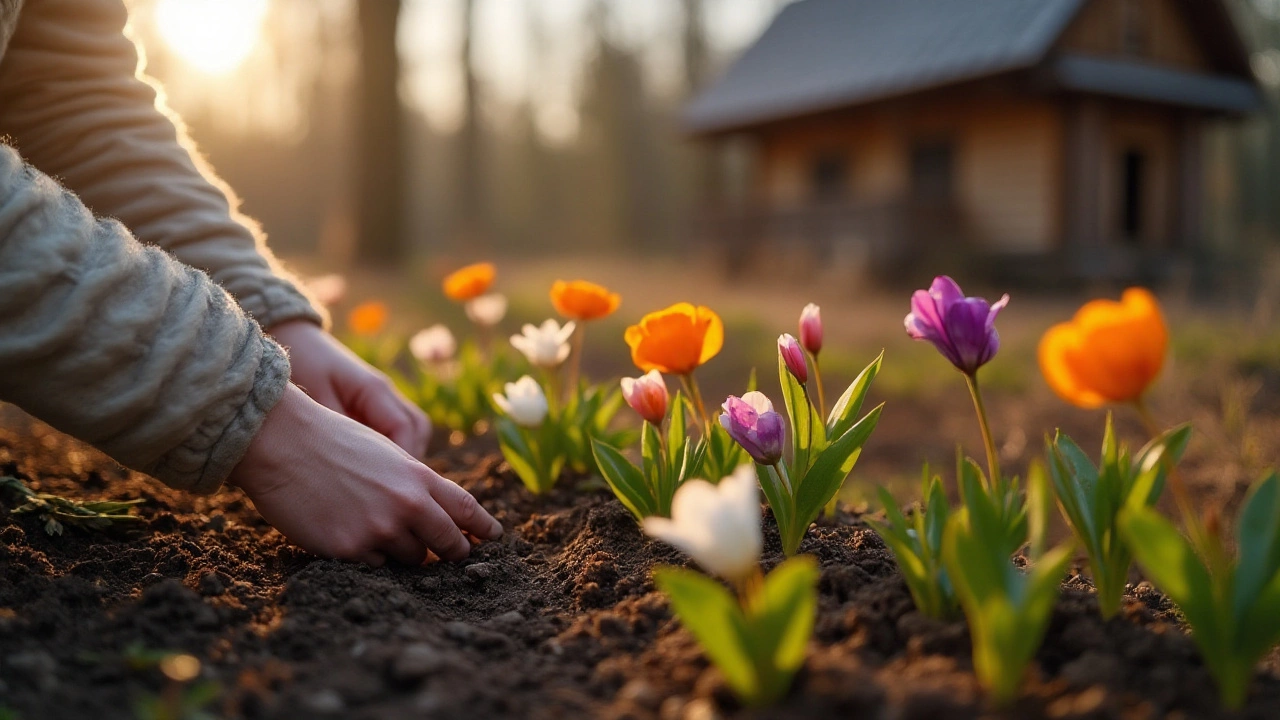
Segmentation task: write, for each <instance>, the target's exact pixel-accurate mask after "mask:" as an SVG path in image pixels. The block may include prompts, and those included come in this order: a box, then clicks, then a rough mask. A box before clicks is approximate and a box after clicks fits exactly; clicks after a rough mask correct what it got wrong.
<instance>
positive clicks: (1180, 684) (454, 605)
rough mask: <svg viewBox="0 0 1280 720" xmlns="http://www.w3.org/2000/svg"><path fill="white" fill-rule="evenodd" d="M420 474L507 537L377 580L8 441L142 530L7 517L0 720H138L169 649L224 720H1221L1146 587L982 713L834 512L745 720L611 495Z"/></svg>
mask: <svg viewBox="0 0 1280 720" xmlns="http://www.w3.org/2000/svg"><path fill="white" fill-rule="evenodd" d="M432 465H433V466H434V467H436V468H437V469H439V470H441V471H442V472H445V473H446V474H448V475H449V476H451V477H453V478H454V479H456V480H457V481H458V482H459V483H461V484H462V485H463V486H464V487H466V488H468V489H469V490H470V491H471V492H472V493H474V494H475V495H476V497H478V498H479V499H480V501H481V503H483V504H484V505H485V507H487V508H489V509H490V510H491V511H492V512H494V514H495V515H496V516H497V517H498V519H499V520H501V521H502V524H503V525H504V527H506V529H507V533H506V535H505V536H504V537H503V538H502V539H501V540H500V541H498V542H493V543H488V544H484V545H480V546H478V547H476V548H475V551H474V553H473V554H472V557H471V558H470V559H469V560H467V561H465V562H462V563H459V564H445V563H436V564H432V565H427V566H423V567H414V568H409V567H386V568H381V569H371V568H367V567H361V566H357V565H351V564H344V563H339V562H332V561H326V560H320V559H317V558H315V557H312V556H310V555H307V554H306V553H303V552H301V551H299V550H297V549H295V548H293V547H291V546H289V545H288V544H286V543H285V542H284V541H283V539H282V538H281V537H280V536H279V535H278V534H277V533H275V531H273V530H271V529H270V528H269V527H268V526H267V525H266V524H264V523H263V521H262V520H261V519H260V518H259V517H258V516H257V514H256V513H255V512H254V510H253V508H252V506H251V505H250V504H249V503H248V502H247V501H246V500H245V499H244V497H243V496H241V495H240V494H239V493H238V492H236V491H231V490H224V491H222V492H221V493H219V494H217V495H215V496H212V497H208V498H193V497H187V496H183V495H181V494H179V493H176V492H172V491H169V490H167V489H165V488H163V487H162V486H160V485H158V484H157V483H155V482H153V481H151V480H149V479H147V478H145V477H143V476H139V475H136V474H132V473H128V472H126V471H123V470H121V469H119V468H118V467H116V466H115V465H114V464H112V463H111V462H110V461H109V460H106V459H105V458H103V457H102V456H101V455H99V454H97V453H95V452H93V451H90V450H86V449H85V448H84V447H82V446H80V445H78V444H76V443H74V442H72V441H69V440H67V439H65V438H63V437H62V436H60V435H57V434H56V433H53V432H52V431H49V430H47V429H44V428H42V427H41V426H38V425H37V426H31V427H24V428H21V429H19V430H18V431H12V430H0V474H14V475H17V476H19V477H21V478H23V479H25V480H27V481H29V482H30V483H31V484H32V485H33V486H35V487H37V488H39V489H41V490H45V491H51V492H56V493H62V494H66V495H69V496H72V497H93V498H144V499H145V500H146V502H145V503H144V504H143V505H142V506H141V508H140V514H141V515H142V516H143V517H144V518H145V519H146V523H145V525H144V526H143V527H142V528H141V529H140V530H137V531H134V532H132V533H129V534H123V535H122V534H100V533H92V534H91V533H86V532H83V531H79V530H73V529H69V530H67V532H66V533H65V534H64V535H63V536H62V537H49V536H47V535H46V534H45V532H44V530H43V528H42V527H41V524H40V522H39V521H38V520H36V519H35V518H32V517H29V516H12V515H10V514H9V512H8V510H9V508H11V507H12V506H11V505H5V504H3V503H0V715H3V710H5V709H8V710H10V711H13V712H16V714H17V716H18V717H20V718H23V720H35V719H44V718H49V719H56V718H127V717H133V716H134V707H135V705H136V704H137V703H138V702H139V701H140V700H143V699H145V698H148V697H156V696H159V695H162V694H164V693H165V692H172V691H173V688H170V689H168V690H167V689H166V682H168V681H166V680H165V679H164V678H163V676H162V675H161V674H160V672H159V671H158V670H157V669H156V668H155V667H154V665H152V664H151V663H148V662H145V661H142V660H140V658H141V657H142V656H143V653H142V652H141V651H142V650H161V651H182V652H187V653H191V654H193V655H196V656H197V657H199V658H200V659H201V660H202V661H203V679H204V680H206V681H209V682H213V683H216V684H217V685H218V687H219V688H220V692H219V694H218V696H217V699H216V700H215V701H214V702H213V704H212V705H211V706H210V710H211V711H212V712H213V713H214V714H216V715H218V716H226V717H249V718H295V717H296V718H323V717H341V718H401V717H404V718H418V717H439V718H452V717H459V718H463V717H465V718H492V717H510V718H557V719H568V718H579V717H609V718H713V717H717V716H726V717H770V718H817V717H850V718H851V717H867V718H904V719H906V718H969V717H1033V718H1034V717H1048V718H1126V719H1128V718H1147V717H1183V718H1199V717H1220V716H1223V715H1222V714H1221V713H1220V712H1219V711H1218V710H1217V709H1216V708H1217V703H1216V700H1215V697H1216V696H1215V693H1214V689H1213V686H1212V684H1211V681H1210V679H1209V676H1208V674H1207V672H1206V671H1205V668H1204V666H1203V665H1202V664H1201V662H1200V660H1199V659H1198V657H1197V654H1196V651H1195V649H1194V647H1193V645H1192V643H1191V641H1190V639H1189V638H1188V637H1187V636H1186V635H1185V634H1184V632H1183V631H1182V629H1180V627H1179V625H1178V624H1177V620H1176V616H1175V615H1174V613H1173V609H1172V607H1171V606H1170V605H1169V604H1168V602H1167V601H1166V600H1165V599H1164V598H1163V597H1162V596H1161V595H1159V594H1158V593H1156V592H1155V591H1153V590H1151V589H1149V588H1148V587H1147V586H1145V585H1139V586H1138V588H1137V589H1136V590H1135V591H1134V592H1133V593H1132V594H1131V595H1130V598H1129V601H1128V604H1127V607H1126V609H1125V611H1124V613H1123V617H1122V618H1119V619H1115V620H1112V621H1110V622H1105V623H1104V622H1102V621H1101V620H1100V619H1099V618H1098V615H1097V607H1096V604H1095V603H1094V600H1093V598H1092V596H1091V594H1090V592H1089V590H1088V587H1087V584H1086V582H1085V581H1083V580H1082V579H1080V578H1074V577H1073V578H1072V579H1071V580H1069V581H1068V583H1067V589H1066V591H1065V592H1064V595H1063V597H1062V599H1061V601H1060V602H1059V603H1058V607H1057V609H1056V611H1055V614H1054V618H1053V621H1052V624H1051V627H1050V629H1049V632H1048V637H1047V639H1046V642H1045V643H1044V646H1043V648H1042V649H1041V651H1040V653H1039V655H1038V657H1037V661H1038V662H1037V663H1036V667H1035V668H1033V671H1032V673H1031V677H1030V678H1029V680H1028V682H1027V683H1026V685H1025V689H1024V694H1023V696H1022V697H1021V698H1019V700H1018V701H1017V703H1016V705H1015V706H1014V707H1013V708H1012V709H1010V710H1008V711H1006V712H1004V713H996V712H993V711H991V710H989V709H987V708H986V707H985V705H984V702H983V699H982V696H981V694H980V692H979V690H978V688H977V686H976V683H975V680H974V676H973V674H972V671H971V665H970V661H969V640H968V634H967V631H966V629H965V626H964V624H963V622H951V623H939V622H936V621H932V620H929V619H927V618H924V617H922V616H920V615H919V614H917V613H915V612H914V610H913V606H912V602H911V598H910V596H909V595H908V593H907V589H906V586H905V585H904V583H903V582H902V580H901V578H900V577H899V576H898V574H897V573H896V570H895V567H894V562H893V559H892V557H891V556H890V555H889V553H888V552H887V550H886V549H885V547H884V545H883V544H882V543H881V542H880V540H879V539H878V538H877V537H876V535H875V534H874V533H873V532H872V531H871V530H869V529H868V527H867V526H866V525H865V524H864V523H863V522H862V520H861V519H860V518H859V517H857V516H854V515H849V514H844V513H842V514H841V515H840V516H839V517H838V521H837V522H835V523H832V524H830V525H824V526H821V527H817V528H816V529H814V530H812V531H811V532H810V534H809V537H808V538H807V539H806V541H805V543H804V545H803V547H802V548H801V551H802V552H806V553H812V554H813V555H815V556H817V558H818V559H819V560H820V561H821V566H822V579H821V603H820V609H819V617H818V621H817V627H816V631H815V636H814V640H813V642H812V643H811V645H810V653H809V658H808V661H807V663H806V665H805V667H804V668H803V670H802V671H801V672H800V674H799V675H798V676H797V678H796V682H795V684H794V688H793V690H792V692H791V694H790V696H789V697H788V698H787V699H786V700H785V701H784V702H782V703H781V704H780V705H779V706H778V707H777V708H774V709H770V710H765V711H759V712H756V713H750V712H747V711H745V710H743V709H742V708H740V707H739V706H738V705H737V704H736V703H735V701H734V700H733V698H732V697H731V696H730V694H729V693H728V692H727V690H726V688H725V686H724V683H723V681H722V680H721V678H720V676H719V674H718V673H717V671H715V670H714V669H712V668H709V667H708V665H707V662H706V660H705V659H704V658H703V656H702V654H701V653H700V652H699V650H698V648H697V646H696V645H695V644H694V642H693V640H692V639H691V637H690V635H689V634H688V633H687V632H685V631H684V630H683V629H681V627H680V625H679V623H677V622H676V621H674V620H673V619H672V617H671V614H670V611H669V610H668V607H667V604H666V602H665V600H664V599H663V598H662V596H661V595H659V594H657V593H656V592H654V589H653V585H652V583H651V581H650V572H651V570H652V568H653V567H654V566H655V565H656V564H659V563H675V564H681V563H684V562H685V561H684V559H683V558H682V557H681V556H680V555H679V554H678V553H677V552H676V551H674V550H672V549H670V548H668V547H666V546H665V545H662V544H659V543H654V542H649V541H647V540H646V539H645V538H644V537H642V536H641V534H640V532H639V530H638V529H637V526H636V524H635V522H634V521H633V520H632V519H631V517H630V516H629V515H628V514H627V513H626V511H625V510H624V509H623V508H622V506H621V505H620V504H619V503H618V502H617V501H615V500H614V499H613V498H612V497H611V496H609V495H608V494H607V493H606V492H602V491H601V490H600V489H598V488H594V489H593V488H576V489H575V488H572V487H568V486H565V487H561V488H560V489H558V490H556V491H555V492H554V493H552V494H551V495H550V496H549V497H545V498H537V499H534V498H531V497H530V496H529V495H528V494H527V493H526V492H525V490H524V488H523V487H522V486H521V485H520V483H519V481H518V480H517V479H516V478H515V477H514V476H513V475H512V474H511V473H510V472H509V471H507V470H506V469H505V468H504V467H503V465H502V463H501V461H500V458H498V457H497V456H496V455H494V454H493V453H492V451H491V449H489V448H487V447H485V446H484V443H483V441H481V442H480V443H477V444H474V445H471V446H465V447H463V448H459V449H455V450H452V451H449V452H447V453H445V454H443V455H441V456H438V457H436V458H435V459H433V460H432ZM766 532H767V547H766V564H767V565H769V566H772V565H774V564H776V563H777V562H779V560H780V559H781V557H780V556H781V553H780V545H779V542H778V537H777V532H776V528H775V527H774V526H773V525H772V522H771V521H767V522H766ZM1277 716H1280V681H1278V680H1277V679H1276V678H1275V677H1274V676H1273V675H1271V674H1270V673H1269V672H1267V671H1259V673H1258V677H1257V678H1256V682H1255V683H1254V687H1253V692H1252V695H1251V698H1250V704H1249V706H1248V709H1247V710H1246V711H1245V712H1244V713H1243V714H1242V715H1241V717H1250V718H1274V717H1277Z"/></svg>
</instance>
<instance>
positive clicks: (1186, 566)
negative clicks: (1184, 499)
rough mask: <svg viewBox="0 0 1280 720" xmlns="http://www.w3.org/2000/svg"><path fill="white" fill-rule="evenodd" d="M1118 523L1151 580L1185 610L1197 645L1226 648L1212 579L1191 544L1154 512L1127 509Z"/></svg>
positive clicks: (1136, 508)
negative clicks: (1216, 607)
mask: <svg viewBox="0 0 1280 720" xmlns="http://www.w3.org/2000/svg"><path fill="white" fill-rule="evenodd" d="M1118 523H1119V526H1120V531H1121V532H1122V533H1123V534H1124V538H1125V540H1126V542H1127V543H1128V545H1129V548H1130V549H1131V550H1132V551H1133V555H1134V557H1135V558H1137V560H1138V562H1139V563H1140V564H1141V565H1142V568H1143V570H1145V571H1146V573H1147V575H1148V577H1150V578H1151V579H1152V580H1153V581H1154V582H1155V584H1156V585H1157V586H1158V587H1159V588H1160V590H1161V592H1163V593H1164V594H1165V595H1168V596H1169V598H1170V599H1171V600H1173V601H1174V602H1175V603H1176V604H1177V605H1178V607H1179V608H1181V609H1182V612H1183V614H1184V615H1185V616H1186V618H1187V622H1188V623H1190V624H1191V626H1192V628H1193V629H1194V630H1195V634H1194V636H1193V637H1194V638H1195V640H1196V642H1197V644H1199V645H1200V646H1201V647H1202V648H1208V649H1210V650H1214V649H1220V648H1222V647H1224V644H1225V640H1226V639H1225V632H1224V630H1225V628H1224V627H1222V623H1221V622H1220V620H1219V617H1218V614H1217V612H1216V609H1215V607H1214V606H1215V602H1214V583H1213V578H1212V577H1211V576H1210V575H1209V571H1208V569H1207V568H1206V567H1205V566H1204V563H1203V562H1201V560H1200V557H1199V556H1198V555H1196V552H1195V550H1193V549H1192V547H1191V543H1189V542H1187V539H1186V538H1184V537H1182V535H1181V534H1180V533H1179V532H1178V530H1177V528H1175V527H1174V526H1173V524H1172V523H1170V522H1169V521H1168V520H1166V519H1164V518H1163V517H1162V516H1161V515H1160V514H1159V513H1157V512H1156V511H1155V510H1153V509H1151V508H1147V507H1134V506H1130V507H1127V508H1125V509H1124V510H1122V511H1121V513H1120V517H1119V520H1118ZM1206 654H1209V653H1206Z"/></svg>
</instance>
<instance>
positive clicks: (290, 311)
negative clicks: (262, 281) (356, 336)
mask: <svg viewBox="0 0 1280 720" xmlns="http://www.w3.org/2000/svg"><path fill="white" fill-rule="evenodd" d="M236 302H238V303H239V304H240V307H242V308H244V311H245V312H246V313H248V314H249V315H250V316H251V317H252V318H253V319H254V320H256V321H257V322H258V327H260V328H262V329H263V330H269V329H271V328H272V327H275V326H276V325H279V324H280V323H282V322H287V321H289V320H307V321H309V322H313V323H315V324H317V325H319V326H320V327H322V328H325V329H328V327H329V314H328V313H327V312H325V311H324V310H322V309H320V307H319V305H318V304H316V303H312V302H311V300H309V299H308V298H307V296H306V295H304V294H303V293H302V291H301V290H299V289H298V288H297V287H296V286H295V285H294V284H293V283H291V282H289V281H287V280H284V279H282V278H276V279H275V280H274V281H273V282H271V283H270V284H267V285H263V286H262V288H261V289H260V290H258V291H256V292H253V293H248V294H245V295H238V296H236Z"/></svg>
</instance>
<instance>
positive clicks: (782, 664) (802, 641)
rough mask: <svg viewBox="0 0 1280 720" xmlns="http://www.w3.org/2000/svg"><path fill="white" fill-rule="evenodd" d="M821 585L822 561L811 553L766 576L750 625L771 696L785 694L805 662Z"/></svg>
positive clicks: (783, 565)
mask: <svg viewBox="0 0 1280 720" xmlns="http://www.w3.org/2000/svg"><path fill="white" fill-rule="evenodd" d="M817 585H818V563H817V561H816V560H814V558H812V557H810V556H808V555H799V556H796V557H793V558H791V559H789V560H787V561H785V562H783V563H782V564H781V565H779V566H778V567H776V568H774V569H773V572H771V573H769V575H768V576H767V577H765V579H764V588H763V589H762V590H761V600H760V602H759V604H758V605H756V606H754V607H753V608H752V610H753V612H752V613H751V614H750V615H749V616H748V625H749V627H750V628H751V635H752V645H753V650H754V653H753V654H754V655H755V656H757V657H759V658H760V661H758V662H757V668H758V674H759V676H760V680H761V685H762V686H763V688H762V689H763V690H764V694H765V695H766V696H767V698H766V699H767V700H773V699H776V698H777V697H781V696H782V695H783V694H785V692H786V689H787V686H788V685H789V684H790V681H791V675H792V674H793V673H795V671H796V670H799V669H800V666H801V665H803V664H804V658H805V651H806V649H807V646H808V644H809V637H810V635H812V634H813V623H814V619H815V617H816V615H817V609H818V588H817Z"/></svg>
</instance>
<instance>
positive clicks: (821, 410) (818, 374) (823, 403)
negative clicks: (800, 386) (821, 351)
mask: <svg viewBox="0 0 1280 720" xmlns="http://www.w3.org/2000/svg"><path fill="white" fill-rule="evenodd" d="M809 357H810V358H812V359H813V384H814V385H816V386H817V387H818V417H820V418H822V421H823V422H826V421H827V396H826V393H825V392H824V391H823V389H822V369H821V368H820V367H818V356H817V355H815V354H813V353H810V354H809Z"/></svg>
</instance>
